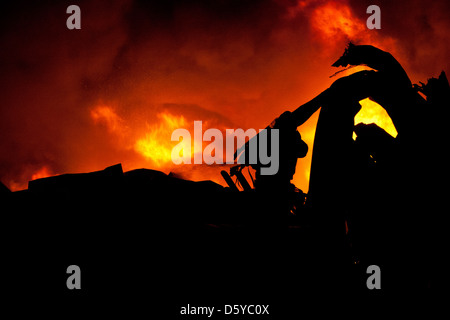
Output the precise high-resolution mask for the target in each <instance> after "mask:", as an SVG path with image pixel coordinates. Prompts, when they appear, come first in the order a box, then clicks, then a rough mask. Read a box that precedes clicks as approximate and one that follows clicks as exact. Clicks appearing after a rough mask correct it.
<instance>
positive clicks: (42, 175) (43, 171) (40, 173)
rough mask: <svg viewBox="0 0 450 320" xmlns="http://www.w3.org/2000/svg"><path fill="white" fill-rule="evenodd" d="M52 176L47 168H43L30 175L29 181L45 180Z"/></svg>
mask: <svg viewBox="0 0 450 320" xmlns="http://www.w3.org/2000/svg"><path fill="white" fill-rule="evenodd" d="M53 174H54V173H53V172H52V171H51V170H50V169H49V168H48V167H46V166H44V167H42V168H41V169H39V170H38V171H36V172H35V173H33V174H32V175H31V180H36V179H41V178H47V177H50V176H52V175H53Z"/></svg>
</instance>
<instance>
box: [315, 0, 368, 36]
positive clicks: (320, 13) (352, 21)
mask: <svg viewBox="0 0 450 320" xmlns="http://www.w3.org/2000/svg"><path fill="white" fill-rule="evenodd" d="M311 24H312V25H313V26H314V27H315V28H316V29H317V30H319V31H320V32H321V34H322V36H323V37H324V38H336V37H340V36H343V35H345V36H347V37H348V38H350V39H351V38H354V37H355V36H357V35H358V34H360V33H362V32H364V31H365V29H364V28H365V26H364V24H363V23H361V22H360V21H359V20H358V19H357V18H355V17H354V16H353V14H352V12H351V10H350V8H349V7H348V6H345V5H343V4H341V3H334V2H328V3H326V4H324V5H322V6H320V7H317V8H316V9H315V10H314V12H313V14H312V16H311Z"/></svg>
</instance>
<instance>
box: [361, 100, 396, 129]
mask: <svg viewBox="0 0 450 320" xmlns="http://www.w3.org/2000/svg"><path fill="white" fill-rule="evenodd" d="M359 103H360V104H361V106H362V108H361V110H360V111H359V112H358V114H357V115H356V116H355V124H358V123H361V122H362V123H365V124H369V123H375V124H376V125H377V126H379V127H380V128H383V129H384V130H385V131H386V132H387V133H389V134H390V135H391V136H393V137H396V136H397V130H396V129H395V127H394V124H393V123H392V120H391V118H390V117H389V115H388V114H387V112H386V110H384V109H383V107H382V106H380V105H379V104H378V103H376V102H374V101H372V100H370V99H369V98H367V99H364V100H361V101H360V102H359ZM354 136H355V135H354Z"/></svg>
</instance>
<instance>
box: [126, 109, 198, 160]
mask: <svg viewBox="0 0 450 320" xmlns="http://www.w3.org/2000/svg"><path fill="white" fill-rule="evenodd" d="M157 117H158V119H159V123H157V124H156V125H153V126H149V125H148V131H147V133H145V135H144V137H142V138H139V139H138V140H137V141H136V143H135V144H134V150H135V151H136V152H137V153H139V154H140V155H142V156H144V157H145V158H146V159H149V160H151V161H152V162H153V163H154V164H155V165H156V166H157V167H158V168H160V167H162V166H163V165H165V164H168V163H172V148H173V146H174V144H176V143H177V142H173V141H171V136H172V132H173V131H174V130H175V129H179V128H186V126H187V123H186V120H185V118H184V117H183V116H178V117H177V116H173V115H171V114H169V113H159V114H157ZM181 143H182V144H190V143H191V141H184V140H183V141H182V142H181Z"/></svg>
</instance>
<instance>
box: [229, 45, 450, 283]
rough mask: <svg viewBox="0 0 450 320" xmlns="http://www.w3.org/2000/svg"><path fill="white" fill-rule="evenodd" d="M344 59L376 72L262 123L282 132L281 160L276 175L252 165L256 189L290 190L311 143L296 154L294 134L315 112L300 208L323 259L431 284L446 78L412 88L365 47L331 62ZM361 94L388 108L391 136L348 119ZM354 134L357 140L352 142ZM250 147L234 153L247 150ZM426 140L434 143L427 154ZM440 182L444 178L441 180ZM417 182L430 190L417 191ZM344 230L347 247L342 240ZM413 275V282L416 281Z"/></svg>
mask: <svg viewBox="0 0 450 320" xmlns="http://www.w3.org/2000/svg"><path fill="white" fill-rule="evenodd" d="M348 65H352V66H355V65H365V66H368V67H370V68H372V69H373V70H364V71H360V72H356V73H354V74H352V75H349V76H346V77H343V78H341V79H338V80H336V81H335V82H334V83H333V84H332V85H331V87H330V88H328V89H327V90H325V91H324V92H322V93H321V94H319V95H318V96H317V97H315V98H314V99H312V100H311V101H309V102H307V103H305V104H304V105H302V106H300V107H299V108H297V109H296V110H295V111H293V112H292V113H290V112H285V113H283V114H282V115H281V116H280V117H279V118H278V119H276V120H275V121H274V123H273V124H272V125H271V126H269V127H268V129H269V128H275V127H278V128H280V130H281V131H282V132H285V134H284V135H283V137H282V138H281V139H283V140H282V141H281V142H280V154H281V155H283V157H284V162H281V161H280V173H279V174H278V175H275V176H273V177H265V176H260V175H258V167H257V166H255V165H253V167H254V168H255V169H256V170H257V174H256V181H255V189H256V191H258V190H265V191H267V190H277V191H278V192H279V191H281V190H286V188H284V187H282V186H284V185H287V183H286V182H288V181H289V180H290V179H292V176H291V173H293V171H292V167H294V168H295V162H296V158H297V156H298V157H302V156H304V155H305V154H306V151H307V147H301V148H300V149H301V151H300V152H298V146H299V145H301V144H300V143H298V142H297V140H298V138H299V137H295V136H294V132H296V131H295V130H296V128H297V127H298V126H301V125H302V124H303V123H304V122H305V121H306V120H307V119H309V118H310V116H311V115H312V114H313V113H314V112H316V111H317V110H318V109H319V108H321V111H320V115H319V120H318V123H317V128H316V134H315V139H314V149H313V155H312V165H311V175H310V184H309V192H308V195H307V201H306V206H307V207H308V208H310V210H309V211H308V212H309V214H311V216H312V217H313V219H314V221H315V225H316V227H317V232H318V233H320V236H319V237H318V238H319V239H320V241H322V246H321V250H323V253H324V256H326V257H329V259H325V260H326V261H324V263H331V264H334V265H339V263H342V266H344V265H345V264H347V263H349V262H350V255H353V260H352V261H353V263H359V262H360V261H362V262H365V263H369V264H370V263H378V264H380V265H383V266H385V268H387V269H388V270H389V271H388V276H387V277H389V276H392V278H395V279H391V280H392V281H391V282H389V285H392V286H398V287H402V286H403V287H404V286H407V287H408V286H409V287H412V288H423V287H424V286H430V281H431V280H430V277H429V276H430V274H431V273H432V271H431V270H429V269H430V263H432V262H431V261H432V260H433V258H432V253H431V252H433V251H432V250H430V247H431V246H434V247H436V246H437V245H438V243H439V241H438V240H437V239H433V238H432V234H433V231H434V230H436V228H437V225H433V223H436V222H435V221H437V217H436V212H437V210H435V211H434V212H430V202H432V203H433V205H436V204H437V203H442V198H443V197H441V198H439V197H437V196H436V195H438V194H441V195H442V191H441V192H439V190H438V189H439V187H438V186H439V180H440V179H443V177H442V174H443V172H444V168H445V167H446V165H445V164H444V163H443V162H442V159H443V157H442V154H440V153H441V152H440V150H442V146H443V145H445V141H446V137H448V133H446V132H444V130H443V128H445V125H444V124H443V122H442V120H440V119H436V118H439V117H440V116H441V115H444V114H448V111H447V110H448V108H449V107H450V105H449V98H450V92H449V91H450V90H449V84H448V80H447V78H446V76H445V73H444V72H442V73H441V75H440V76H439V78H438V79H434V78H432V79H430V80H429V81H428V83H427V84H426V85H425V84H423V83H422V84H421V86H417V85H414V86H413V85H412V83H411V81H410V79H409V77H408V75H407V74H406V72H405V71H404V69H403V68H402V66H401V65H400V64H399V63H398V61H397V60H396V59H395V58H394V57H393V56H392V55H391V54H390V53H388V52H384V51H382V50H380V49H378V48H375V47H373V46H369V45H353V44H352V43H350V44H349V46H348V48H347V49H346V50H345V53H344V55H343V56H342V57H341V58H340V59H338V60H337V61H336V62H335V63H334V64H333V66H335V67H339V66H342V67H347V66H348ZM419 92H421V93H422V94H423V95H425V96H426V99H424V98H423V97H422V96H421V95H420V94H419ZM365 98H370V99H371V100H373V101H375V102H377V103H379V104H380V105H381V106H382V107H383V108H384V109H385V110H386V111H387V113H388V115H389V116H390V117H391V119H392V121H393V124H394V126H395V128H396V129H397V132H398V136H397V137H396V138H394V137H392V136H391V135H389V134H388V133H386V132H385V131H384V130H383V129H381V128H379V127H378V126H376V125H375V124H368V125H366V124H359V125H357V126H356V127H355V125H354V116H355V115H356V114H357V113H358V111H359V110H360V109H361V106H360V104H359V101H360V100H362V99H365ZM444 118H446V117H444ZM441 119H442V118H441ZM423 128H426V130H423ZM421 129H422V130H421ZM424 131H425V132H424ZM288 132H291V133H292V134H286V133H288ZM353 132H355V133H356V135H357V138H356V141H354V140H353V139H352V134H353ZM256 139H257V137H256ZM248 144H249V142H247V144H246V145H245V146H243V147H242V148H240V149H239V150H238V151H237V152H236V154H235V155H236V156H238V155H239V154H240V152H242V151H243V150H246V148H248ZM427 145H428V146H433V147H432V148H431V150H429V152H424V147H425V146H427ZM281 155H280V158H281V157H282V156H281ZM242 156H245V155H242ZM440 156H441V157H440ZM418 168H423V169H421V170H419V169H418ZM430 173H432V174H430ZM439 177H441V178H439ZM443 185H445V182H444V181H442V183H441V184H440V186H443ZM420 188H427V190H424V191H421V192H419V189H420ZM282 201H286V199H285V198H283V197H280V198H279V202H278V205H279V208H280V209H281V208H283V207H284V206H285V203H282ZM435 209H437V208H436V207H435ZM280 211H281V210H280ZM349 232H350V234H351V236H352V237H351V240H352V252H350V251H349V246H348V238H347V237H346V233H347V234H348V233H349ZM437 234H440V233H439V232H438V233H437ZM438 251H439V250H438ZM411 261H415V263H416V267H417V268H418V269H420V270H426V272H424V273H421V276H419V277H418V276H417V275H414V274H412V273H410V272H408V271H405V270H411V268H410V267H409V266H408V263H409V262H411ZM414 270H416V269H414ZM411 277H412V278H414V279H415V280H414V281H412V282H411V281H410V279H411ZM433 285H435V284H433Z"/></svg>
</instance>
